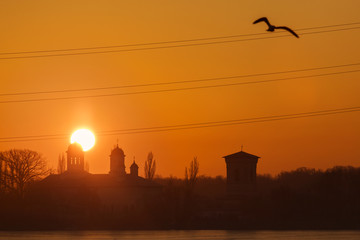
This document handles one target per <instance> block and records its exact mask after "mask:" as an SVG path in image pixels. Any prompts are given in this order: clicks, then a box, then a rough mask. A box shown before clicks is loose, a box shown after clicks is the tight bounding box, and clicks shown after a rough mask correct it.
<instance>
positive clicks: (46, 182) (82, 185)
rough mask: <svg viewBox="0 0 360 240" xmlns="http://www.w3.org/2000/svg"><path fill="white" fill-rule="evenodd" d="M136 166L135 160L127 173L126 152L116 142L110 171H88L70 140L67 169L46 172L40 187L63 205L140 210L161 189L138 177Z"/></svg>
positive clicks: (114, 210) (118, 211)
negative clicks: (96, 172)
mask: <svg viewBox="0 0 360 240" xmlns="http://www.w3.org/2000/svg"><path fill="white" fill-rule="evenodd" d="M138 168H139V167H138V165H137V164H136V163H135V160H134V162H133V163H132V165H131V167H130V173H129V174H128V173H126V170H125V154H124V151H123V150H122V149H121V148H119V146H118V145H117V146H116V147H115V148H114V149H113V150H112V151H111V154H110V172H109V174H91V173H88V172H86V171H85V170H84V152H83V150H82V147H81V145H79V144H77V143H73V144H71V145H70V146H69V147H68V150H67V170H66V171H65V172H64V173H62V174H51V175H49V176H48V177H46V178H45V179H43V180H42V181H41V182H40V188H41V189H42V190H45V192H46V193H47V195H48V197H50V198H51V199H52V200H55V201H61V202H62V203H64V204H68V205H74V204H75V205H76V204H79V202H80V203H81V204H82V205H84V206H91V208H93V207H94V208H95V207H96V208H99V209H98V210H100V211H102V212H106V213H108V214H121V213H123V212H124V211H129V210H132V211H133V210H134V209H141V207H143V206H144V204H146V202H148V201H151V200H152V199H154V198H156V197H157V196H158V195H159V194H160V193H161V191H162V187H161V185H159V184H157V183H154V182H152V181H150V180H147V179H144V178H142V177H140V176H138Z"/></svg>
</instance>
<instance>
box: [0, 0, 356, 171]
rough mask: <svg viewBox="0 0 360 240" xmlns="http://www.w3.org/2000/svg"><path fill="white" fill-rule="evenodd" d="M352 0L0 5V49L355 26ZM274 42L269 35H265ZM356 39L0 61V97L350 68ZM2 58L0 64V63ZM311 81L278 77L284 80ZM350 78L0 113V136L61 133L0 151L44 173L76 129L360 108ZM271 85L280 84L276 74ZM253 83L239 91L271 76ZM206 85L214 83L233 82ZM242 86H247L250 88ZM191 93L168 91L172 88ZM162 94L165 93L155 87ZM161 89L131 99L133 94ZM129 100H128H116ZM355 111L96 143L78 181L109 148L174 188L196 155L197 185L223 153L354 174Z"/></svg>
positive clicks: (274, 166)
mask: <svg viewBox="0 0 360 240" xmlns="http://www.w3.org/2000/svg"><path fill="white" fill-rule="evenodd" d="M359 9H360V2H359V1H358V0H352V1H351V0H347V1H328V0H314V1H288V0H278V1H269V0H263V1H253V0H249V1H245V0H243V1H238V0H233V1H230V0H227V1H213V0H203V1H193V0H191V1H190V0H189V1H165V0H164V1H156V0H154V1H148V0H143V1H132V0H131V1H130V0H129V1H89V0H86V1H47V0H44V1H1V2H0V29H1V31H2V34H1V35H2V37H1V38H0V52H19V51H33V50H47V49H66V48H82V47H96V46H111V45H122V44H133V43H147V42H158V41H171V40H183V39H194V38H206V37H217V36H228V35H237V34H254V33H263V32H264V31H265V29H266V26H265V25H264V24H262V23H259V24H257V25H253V24H252V22H253V21H254V20H256V19H257V18H259V17H262V16H267V17H268V18H269V19H270V20H271V21H272V22H273V23H274V24H280V25H282V24H284V25H287V26H290V27H292V28H293V29H295V30H296V29H301V28H308V27H317V26H325V25H336V24H343V23H353V22H359V21H360V17H359ZM271 34H274V33H268V35H266V36H274V35H271ZM359 42H360V30H359V29H354V30H349V31H339V32H329V33H323V34H313V35H303V36H301V33H300V38H299V39H296V38H294V37H291V36H289V37H284V38H274V39H264V40H255V41H244V42H234V43H226V44H214V45H204V46H193V47H181V48H172V49H157V50H147V51H134V52H122V53H110V54H93V55H81V56H67V57H48V58H31V59H11V60H1V59H0V89H1V93H13V92H33V91H51V90H63V89H79V88H94V87H109V86H120V85H129V84H146V83H157V82H172V81H182V80H192V79H204V78H214V77H223V76H232V75H246V74H255V73H267V72H273V71H286V70H293V69H302V68H312V67H321V66H330V65H340V64H348V63H356V62H358V61H359V58H358V56H360V47H359ZM0 57H1V56H0ZM357 69H359V67H351V68H344V69H333V70H325V71H317V72H311V73H295V74H294V73H293V74H287V75H281V77H292V76H300V75H304V74H305V75H308V74H313V73H329V72H332V71H333V72H335V71H340V70H357ZM359 76H360V73H350V74H342V75H335V76H327V77H317V78H307V79H298V80H292V81H282V82H273V83H265V84H252V85H239V86H231V87H219V88H209V89H197V90H188V91H178V92H167V93H152V94H139V95H127V96H113V97H101V98H90V99H75V100H74V99H72V100H59V101H42V102H27V103H7V104H5V103H0V112H1V120H0V135H1V137H12V136H24V135H47V134H68V135H69V137H68V138H64V139H60V140H47V141H33V142H11V143H0V150H8V149H10V148H29V149H32V150H36V151H39V152H41V153H42V154H43V155H44V156H45V157H46V159H47V160H48V161H49V166H50V167H54V168H56V166H57V158H58V155H59V153H61V152H64V151H65V150H66V148H67V146H68V144H69V139H70V134H71V133H72V132H73V131H75V130H76V129H78V128H82V127H83V128H89V129H91V130H93V131H94V132H97V131H105V130H116V129H129V128H142V127H156V126H164V125H176V124H187V123H197V122H209V121H222V120H229V119H242V118H252V117H260V116H268V115H278V114H288V113H298V112H309V111H317V110H323V109H332V108H343V107H351V106H359V105H360V104H359V102H360V101H359V100H360V98H359V92H360V91H359V89H360V82H359V79H358V78H359ZM277 77H278V76H277ZM271 78H274V76H270V77H258V78H252V79H250V80H262V79H271ZM244 80H246V79H235V80H231V81H225V80H224V81H218V82H216V83H224V82H226V83H227V82H236V81H244ZM248 80H249V79H248ZM187 86H198V85H196V84H191V85H186V84H184V85H176V86H175V87H187ZM162 88H167V86H166V87H162ZM154 89H159V88H156V87H152V88H146V89H145V88H137V89H134V90H137V91H145V90H154ZM121 91H125V90H103V91H97V92H84V93H66V94H64V93H59V94H47V95H38V96H36V95H35V96H13V97H9V96H7V97H5V96H0V101H3V100H15V99H30V98H39V97H41V98H51V97H64V96H81V95H92V94H111V93H118V92H121ZM126 91H127V90H126ZM359 126H360V114H359V112H354V113H346V114H339V115H331V116H322V117H314V118H306V119H294V120H284V121H274V122H267V123H255V124H246V125H236V126H226V127H216V128H203V129H189V130H181V131H169V132H160V133H146V134H132V135H118V136H116V135H114V136H102V137H97V143H96V145H95V147H94V148H93V149H92V150H90V151H89V152H86V154H85V159H86V160H87V161H89V164H90V172H92V173H106V172H108V171H109V154H110V150H111V149H112V147H113V146H114V144H116V142H117V139H118V141H119V146H120V147H122V148H123V149H124V151H125V154H126V166H127V171H128V170H129V169H128V166H129V165H130V163H131V162H132V159H133V157H134V156H135V157H136V161H137V163H138V164H139V166H140V168H141V170H140V171H139V172H140V174H143V170H142V169H143V166H144V160H145V159H146V156H147V153H148V152H149V151H152V152H153V153H154V157H155V159H156V161H157V166H158V169H157V174H160V175H162V176H169V175H170V174H171V175H174V176H179V177H183V173H184V168H185V166H188V164H189V162H190V161H191V160H192V159H193V157H194V156H197V157H198V160H199V162H200V174H206V175H211V176H215V175H225V163H224V159H223V158H222V156H224V155H227V154H231V153H234V152H237V151H240V148H241V145H244V151H247V152H249V153H252V154H255V155H258V156H260V157H261V159H260V160H259V164H258V172H259V173H271V174H276V173H279V172H280V171H282V170H291V169H296V168H298V167H303V166H306V167H314V168H322V169H324V168H329V167H332V166H335V165H353V166H360V164H359V160H360V148H359V143H360V127H359Z"/></svg>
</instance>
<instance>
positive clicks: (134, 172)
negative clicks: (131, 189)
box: [130, 157, 139, 177]
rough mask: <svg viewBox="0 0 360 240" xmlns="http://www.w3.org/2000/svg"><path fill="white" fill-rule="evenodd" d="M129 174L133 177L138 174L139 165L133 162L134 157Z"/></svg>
mask: <svg viewBox="0 0 360 240" xmlns="http://www.w3.org/2000/svg"><path fill="white" fill-rule="evenodd" d="M130 175H131V176H134V177H137V176H139V166H138V165H137V164H136V163H135V157H134V162H133V164H131V166H130Z"/></svg>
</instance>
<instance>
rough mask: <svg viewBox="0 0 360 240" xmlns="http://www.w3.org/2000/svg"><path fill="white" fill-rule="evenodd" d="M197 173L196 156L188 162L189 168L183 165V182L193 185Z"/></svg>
mask: <svg viewBox="0 0 360 240" xmlns="http://www.w3.org/2000/svg"><path fill="white" fill-rule="evenodd" d="M198 173H199V162H198V160H197V157H194V159H193V160H192V161H191V162H190V168H189V169H188V168H187V167H185V182H186V184H187V185H189V186H194V185H195V183H196V180H197V175H198Z"/></svg>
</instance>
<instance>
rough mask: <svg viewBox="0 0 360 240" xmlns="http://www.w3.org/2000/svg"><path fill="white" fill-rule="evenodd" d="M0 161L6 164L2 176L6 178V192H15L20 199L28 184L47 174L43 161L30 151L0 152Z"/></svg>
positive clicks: (38, 155)
mask: <svg viewBox="0 0 360 240" xmlns="http://www.w3.org/2000/svg"><path fill="white" fill-rule="evenodd" d="M0 159H1V161H2V162H5V164H6V169H5V171H3V174H4V175H5V177H6V178H7V183H6V187H7V189H8V191H15V192H16V193H17V194H18V195H19V196H20V197H23V196H24V192H25V189H26V187H27V185H28V184H29V183H31V182H32V181H35V180H37V179H40V178H41V177H44V176H46V175H47V174H48V173H49V170H47V168H46V161H45V159H44V158H43V157H42V156H41V154H39V153H37V152H35V151H32V150H28V149H23V150H22V149H11V150H9V151H4V152H0Z"/></svg>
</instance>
